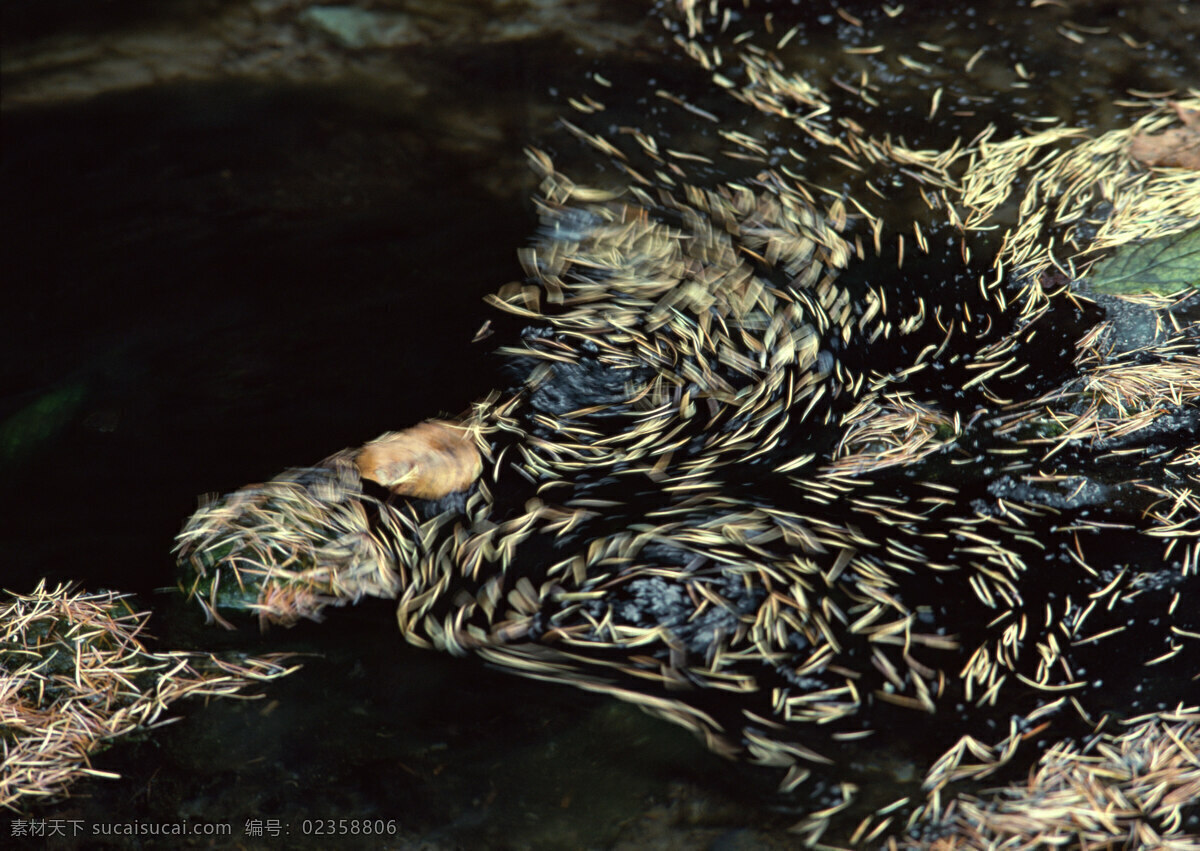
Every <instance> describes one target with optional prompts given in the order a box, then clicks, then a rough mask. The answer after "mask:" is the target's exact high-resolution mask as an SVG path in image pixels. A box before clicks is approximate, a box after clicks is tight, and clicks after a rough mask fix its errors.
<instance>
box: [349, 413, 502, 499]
mask: <svg viewBox="0 0 1200 851" xmlns="http://www.w3.org/2000/svg"><path fill="white" fill-rule="evenodd" d="M355 463H356V464H357V465H358V472H359V474H360V475H361V476H362V477H363V478H364V479H370V480H371V481H373V482H377V483H378V484H381V485H383V486H384V487H385V488H387V489H388V490H390V491H391V492H392V493H394V494H397V495H398V496H412V497H416V498H418V499H440V498H442V497H443V496H446V495H447V494H451V493H456V492H458V491H465V490H466V489H467V488H469V487H470V486H471V483H472V482H474V481H475V479H477V478H478V477H479V473H480V471H481V470H482V469H483V461H482V459H481V458H480V455H479V449H478V448H476V446H475V443H474V441H472V440H471V437H470V436H469V435H468V433H467V430H466V429H465V428H463V427H462V426H460V425H456V424H455V423H451V422H445V421H442V420H429V421H427V422H423V423H420V424H419V425H415V426H413V427H412V428H407V429H405V430H404V431H397V432H389V433H388V434H385V435H383V436H382V437H378V438H376V439H375V440H372V441H371V442H370V443H368V444H367V445H366V446H364V447H363V448H362V450H361V451H360V452H359V453H358V457H357V458H356V459H355Z"/></svg>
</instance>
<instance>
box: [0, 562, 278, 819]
mask: <svg viewBox="0 0 1200 851" xmlns="http://www.w3.org/2000/svg"><path fill="white" fill-rule="evenodd" d="M4 597H5V599H4V601H3V603H2V604H0V628H2V629H3V634H0V734H2V735H3V742H4V760H3V764H2V765H0V806H4V807H7V808H9V809H11V810H14V811H18V812H19V811H20V810H21V808H23V807H27V806H29V805H30V804H31V803H32V802H33V801H34V800H35V799H43V800H45V799H54V798H59V797H63V796H65V795H66V792H67V788H68V787H69V786H70V784H71V783H73V782H75V781H76V780H78V779H79V778H80V777H82V776H85V775H86V776H93V777H117V776H118V775H115V774H112V773H111V772H107V771H101V770H99V769H96V768H93V767H92V758H93V757H94V756H95V755H96V754H98V753H99V752H100V751H102V750H104V749H105V748H107V747H108V746H109V745H110V744H111V743H112V741H113V740H115V739H118V738H121V737H123V736H128V735H129V734H131V733H133V732H135V731H138V730H146V729H150V728H153V727H161V726H162V725H164V724H167V723H170V722H171V721H174V720H177V719H175V718H163V717H162V715H163V712H165V711H166V709H167V707H168V706H169V705H170V704H172V703H175V702H176V701H178V700H182V699H183V698H186V697H215V696H233V695H239V694H240V692H242V691H243V690H244V689H245V688H246V687H247V686H249V685H251V684H253V683H261V682H267V681H270V680H273V679H277V678H278V677H282V676H284V675H286V674H289V673H291V672H292V671H294V670H296V668H295V667H288V666H287V665H286V657H285V656H283V655H281V654H276V655H270V656H262V657H257V658H256V657H237V658H221V657H219V656H215V655H211V654H204V653H182V652H175V651H173V652H166V653H155V652H151V651H149V650H147V649H146V647H145V645H144V644H143V642H142V640H141V638H140V636H142V635H143V632H144V629H145V626H146V619H147V618H148V617H149V615H148V613H146V612H139V611H137V610H135V609H134V608H133V607H132V606H131V604H130V601H129V599H128V597H125V596H122V595H120V594H115V593H111V592H108V593H97V594H86V593H71V591H70V590H69V589H68V588H67V587H66V586H63V585H59V586H58V587H56V588H53V589H47V588H46V586H45V583H41V584H39V585H38V586H37V588H35V589H34V590H33V592H32V593H31V594H28V595H23V594H11V593H8V592H5V594H4Z"/></svg>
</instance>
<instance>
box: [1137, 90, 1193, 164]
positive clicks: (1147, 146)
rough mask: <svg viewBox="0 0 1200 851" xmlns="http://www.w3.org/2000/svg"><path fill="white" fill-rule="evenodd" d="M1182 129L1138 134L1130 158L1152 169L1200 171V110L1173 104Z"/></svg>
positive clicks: (1176, 128) (1174, 128)
mask: <svg viewBox="0 0 1200 851" xmlns="http://www.w3.org/2000/svg"><path fill="white" fill-rule="evenodd" d="M1171 106H1173V107H1174V108H1175V114H1176V115H1178V116H1179V120H1180V122H1182V123H1183V126H1182V127H1173V128H1171V129H1170V130H1166V131H1164V132H1162V133H1138V134H1136V135H1135V136H1134V137H1133V141H1132V142H1131V143H1130V145H1129V156H1130V157H1132V158H1133V159H1135V160H1137V161H1138V162H1140V163H1143V164H1145V165H1148V166H1166V167H1168V168H1190V169H1198V170H1200V110H1196V109H1188V108H1186V107H1184V106H1180V105H1179V104H1177V103H1172V104H1171Z"/></svg>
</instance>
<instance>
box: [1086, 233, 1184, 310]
mask: <svg viewBox="0 0 1200 851" xmlns="http://www.w3.org/2000/svg"><path fill="white" fill-rule="evenodd" d="M1187 287H1193V288H1197V287H1200V227H1198V228H1192V230H1189V231H1184V232H1183V233H1176V234H1172V235H1171V236H1164V237H1162V238H1161V239H1155V240H1151V241H1150V242H1143V243H1140V244H1138V245H1125V246H1122V247H1121V248H1118V249H1117V251H1116V253H1114V254H1113V256H1112V257H1109V258H1108V259H1107V260H1104V261H1102V262H1100V263H1097V264H1096V267H1095V268H1094V269H1093V270H1092V289H1095V290H1098V291H1100V292H1105V293H1116V294H1130V293H1139V292H1144V291H1146V290H1149V291H1150V292H1156V293H1160V294H1164V295H1165V294H1167V293H1173V292H1178V291H1179V290H1182V289H1186V288H1187Z"/></svg>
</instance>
